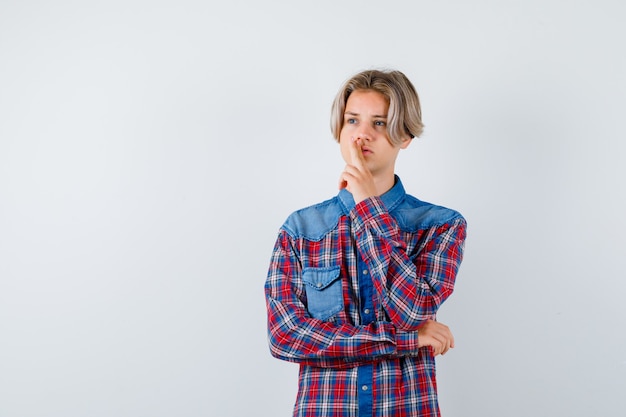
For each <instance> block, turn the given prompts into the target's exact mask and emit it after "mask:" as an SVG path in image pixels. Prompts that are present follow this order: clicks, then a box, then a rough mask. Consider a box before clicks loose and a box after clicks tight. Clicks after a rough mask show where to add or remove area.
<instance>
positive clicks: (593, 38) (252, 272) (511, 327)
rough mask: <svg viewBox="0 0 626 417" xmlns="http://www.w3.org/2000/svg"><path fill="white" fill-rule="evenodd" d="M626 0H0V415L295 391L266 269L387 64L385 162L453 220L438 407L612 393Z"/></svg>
mask: <svg viewBox="0 0 626 417" xmlns="http://www.w3.org/2000/svg"><path fill="white" fill-rule="evenodd" d="M625 11H626V6H624V3H623V2H621V1H618V0H616V1H609V0H604V1H598V0H595V1H565V0H563V1H556V0H540V1H538V0H532V1H530V0H525V1H491V2H488V1H472V2H468V1H404V2H402V1H387V2H380V1H377V2H372V1H363V0H360V1H319V0H318V1H315V2H313V1H311V2H295V1H283V2H277V1H264V2H260V1H259V2H256V1H229V2H225V1H223V2H207V1H199V0H198V1H190V0H182V1H181V0H177V1H147V0H146V1H141V0H124V1H120V0H112V1H111V0H110V1H106V2H105V1H102V2H93V1H92V2H88V1H82V2H81V1H65V0H60V1H55V2H45V1H28V0H21V1H7V0H1V1H0V416H2V417H18V416H55V417H56V416H59V417H61V416H62V417H74V416H92V417H97V416H118V417H125V416H128V417H137V416H174V415H177V416H216V417H217V416H220V417H221V416H252V415H254V416H268V417H269V416H287V415H290V413H291V408H292V404H293V401H294V396H295V392H296V372H297V366H296V365H293V364H288V363H283V362H280V361H278V360H275V359H273V358H271V357H270V355H269V353H268V348H267V343H266V336H265V304H264V299H263V283H264V280H265V274H266V271H267V266H268V261H269V256H270V252H271V249H272V245H273V242H274V239H275V237H276V232H277V230H278V227H279V226H280V225H281V223H282V222H283V220H284V219H285V218H286V216H287V215H288V214H289V213H290V212H291V211H293V210H295V209H298V208H300V207H303V206H305V205H309V204H312V203H315V202H318V201H321V200H323V199H326V198H328V197H330V196H332V195H334V194H335V193H336V184H337V178H338V174H339V172H340V170H341V169H342V167H343V163H342V161H341V158H340V156H339V149H338V146H337V145H336V144H335V143H334V142H333V140H332V138H331V135H330V131H329V128H328V125H329V110H330V104H331V101H332V98H333V97H334V94H335V92H336V91H337V89H338V88H339V87H340V85H341V83H342V82H343V81H344V80H345V79H346V78H348V77H349V76H350V75H352V74H353V73H355V72H357V71H360V70H362V69H367V68H372V67H392V68H397V69H400V70H402V71H404V72H405V73H406V74H407V75H408V76H409V78H410V79H411V80H412V81H413V82H414V83H415V85H416V86H417V89H418V91H419V93H420V96H421V99H422V102H423V109H424V121H425V124H426V131H425V134H424V136H423V137H422V138H421V139H419V141H416V142H415V143H413V144H412V145H411V146H410V147H409V148H408V149H407V150H406V151H403V152H401V154H400V159H399V162H398V166H397V172H398V173H399V174H400V175H401V177H402V178H403V181H404V183H405V186H406V187H407V189H408V190H409V191H410V192H411V193H412V194H414V195H416V196H417V197H419V198H421V199H423V200H427V201H432V202H435V203H439V204H442V205H447V206H450V207H453V208H456V209H458V210H459V211H461V212H462V213H463V214H464V215H465V216H466V218H467V219H468V222H469V237H468V240H467V250H466V258H465V261H464V263H463V265H462V268H461V272H460V274H459V277H458V285H457V290H456V292H455V294H454V295H453V296H452V297H451V298H450V299H449V300H448V302H447V303H446V304H445V305H444V306H443V307H442V309H441V313H440V320H441V321H443V322H445V323H447V324H449V325H450V326H451V327H452V329H453V331H454V333H455V336H456V341H457V348H456V349H454V350H453V351H451V352H450V353H449V354H448V355H446V357H444V358H441V359H439V360H438V378H439V388H440V399H441V403H442V411H443V414H444V415H445V416H448V417H453V416H478V415H480V416H528V415H534V416H555V415H559V416H588V415H598V416H599V415H603V416H621V415H623V413H624V410H625V409H626V400H625V398H624V389H625V388H626V336H625V333H626V332H624V324H625V320H624V319H625V318H626V303H624V302H623V300H624V295H625V293H626V291H625V290H626V284H624V271H623V268H622V264H623V260H624V255H625V254H624V252H625V243H624V235H625V233H626V225H625V220H624V212H625V209H626V204H625V202H624V198H623V197H624V183H623V178H624V177H625V176H624V174H625V172H624V171H625V168H624V157H625V150H626V148H625V144H624V142H625V139H626V135H625V133H626V129H625V127H624V125H625V123H624V114H625V113H626V81H625V78H626V76H625V74H626V53H625V52H624V51H625V50H626V48H625V45H624V43H625V41H624V39H626V30H625V29H624V27H625V26H624V21H625V19H626V13H625Z"/></svg>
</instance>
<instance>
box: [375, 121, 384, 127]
mask: <svg viewBox="0 0 626 417" xmlns="http://www.w3.org/2000/svg"><path fill="white" fill-rule="evenodd" d="M374 126H382V127H385V126H387V123H385V122H383V121H382V120H376V121H375V122H374Z"/></svg>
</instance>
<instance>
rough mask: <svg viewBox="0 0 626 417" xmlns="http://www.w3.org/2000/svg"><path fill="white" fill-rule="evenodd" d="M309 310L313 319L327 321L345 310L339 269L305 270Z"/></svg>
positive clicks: (303, 275) (303, 272) (303, 273)
mask: <svg viewBox="0 0 626 417" xmlns="http://www.w3.org/2000/svg"><path fill="white" fill-rule="evenodd" d="M302 280H303V281H304V283H305V290H306V298H307V310H308V311H309V314H310V315H311V317H313V318H316V319H320V320H327V319H329V318H330V317H332V316H333V315H335V314H337V313H338V312H340V311H341V310H342V309H343V291H342V288H341V279H340V278H339V267H338V266H336V267H330V268H304V269H303V271H302Z"/></svg>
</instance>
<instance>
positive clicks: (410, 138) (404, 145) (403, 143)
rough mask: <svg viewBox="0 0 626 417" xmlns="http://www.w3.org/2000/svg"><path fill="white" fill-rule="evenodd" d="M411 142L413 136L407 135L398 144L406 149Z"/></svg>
mask: <svg viewBox="0 0 626 417" xmlns="http://www.w3.org/2000/svg"><path fill="white" fill-rule="evenodd" d="M411 142H413V138H412V137H410V136H409V137H407V138H406V139H404V140H403V141H402V143H401V144H400V149H406V148H408V147H409V145H410V144H411Z"/></svg>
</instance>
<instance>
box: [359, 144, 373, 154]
mask: <svg viewBox="0 0 626 417" xmlns="http://www.w3.org/2000/svg"><path fill="white" fill-rule="evenodd" d="M361 152H363V155H367V154H371V153H373V152H372V150H371V149H370V148H368V147H366V146H364V147H362V148H361Z"/></svg>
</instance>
